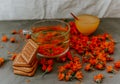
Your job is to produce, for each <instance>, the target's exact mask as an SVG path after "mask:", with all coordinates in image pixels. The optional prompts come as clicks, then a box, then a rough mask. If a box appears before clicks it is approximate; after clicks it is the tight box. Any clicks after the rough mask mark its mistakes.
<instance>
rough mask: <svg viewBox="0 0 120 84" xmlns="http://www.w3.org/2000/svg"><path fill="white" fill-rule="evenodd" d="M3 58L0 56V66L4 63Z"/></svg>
mask: <svg viewBox="0 0 120 84" xmlns="http://www.w3.org/2000/svg"><path fill="white" fill-rule="evenodd" d="M4 61H5V60H4V58H2V57H0V66H1V65H2V64H3V63H4Z"/></svg>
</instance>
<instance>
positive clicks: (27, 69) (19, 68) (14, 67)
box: [13, 61, 38, 73]
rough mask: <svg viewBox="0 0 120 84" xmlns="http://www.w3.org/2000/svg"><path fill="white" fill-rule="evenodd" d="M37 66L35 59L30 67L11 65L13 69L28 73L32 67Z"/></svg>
mask: <svg viewBox="0 0 120 84" xmlns="http://www.w3.org/2000/svg"><path fill="white" fill-rule="evenodd" d="M37 66H38V61H36V62H35V64H34V65H33V66H32V67H16V66H13V69H14V70H19V71H23V72H26V73H29V72H32V71H33V70H34V68H35V67H37Z"/></svg>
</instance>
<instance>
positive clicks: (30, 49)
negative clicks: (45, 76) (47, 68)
mask: <svg viewBox="0 0 120 84" xmlns="http://www.w3.org/2000/svg"><path fill="white" fill-rule="evenodd" d="M38 47H39V46H38V45H37V44H36V43H35V42H34V41H33V40H31V39H29V40H28V42H27V43H26V45H25V46H24V48H23V49H22V52H21V55H22V58H23V59H24V60H25V61H26V62H27V64H31V62H32V60H33V59H34V58H35V56H36V54H37V52H38Z"/></svg>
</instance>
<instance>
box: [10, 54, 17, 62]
mask: <svg viewBox="0 0 120 84" xmlns="http://www.w3.org/2000/svg"><path fill="white" fill-rule="evenodd" d="M16 56H17V54H16V53H14V54H13V55H12V56H11V57H10V60H11V61H13V60H14V59H15V58H16Z"/></svg>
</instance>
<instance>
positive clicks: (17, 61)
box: [13, 53, 37, 67]
mask: <svg viewBox="0 0 120 84" xmlns="http://www.w3.org/2000/svg"><path fill="white" fill-rule="evenodd" d="M36 60H37V58H36V57H35V58H34V59H33V60H32V63H31V64H27V62H26V61H25V60H24V59H23V58H22V56H21V53H19V54H18V55H17V57H16V58H15V60H14V61H13V66H17V67H32V66H33V65H34V63H35V61H36Z"/></svg>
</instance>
